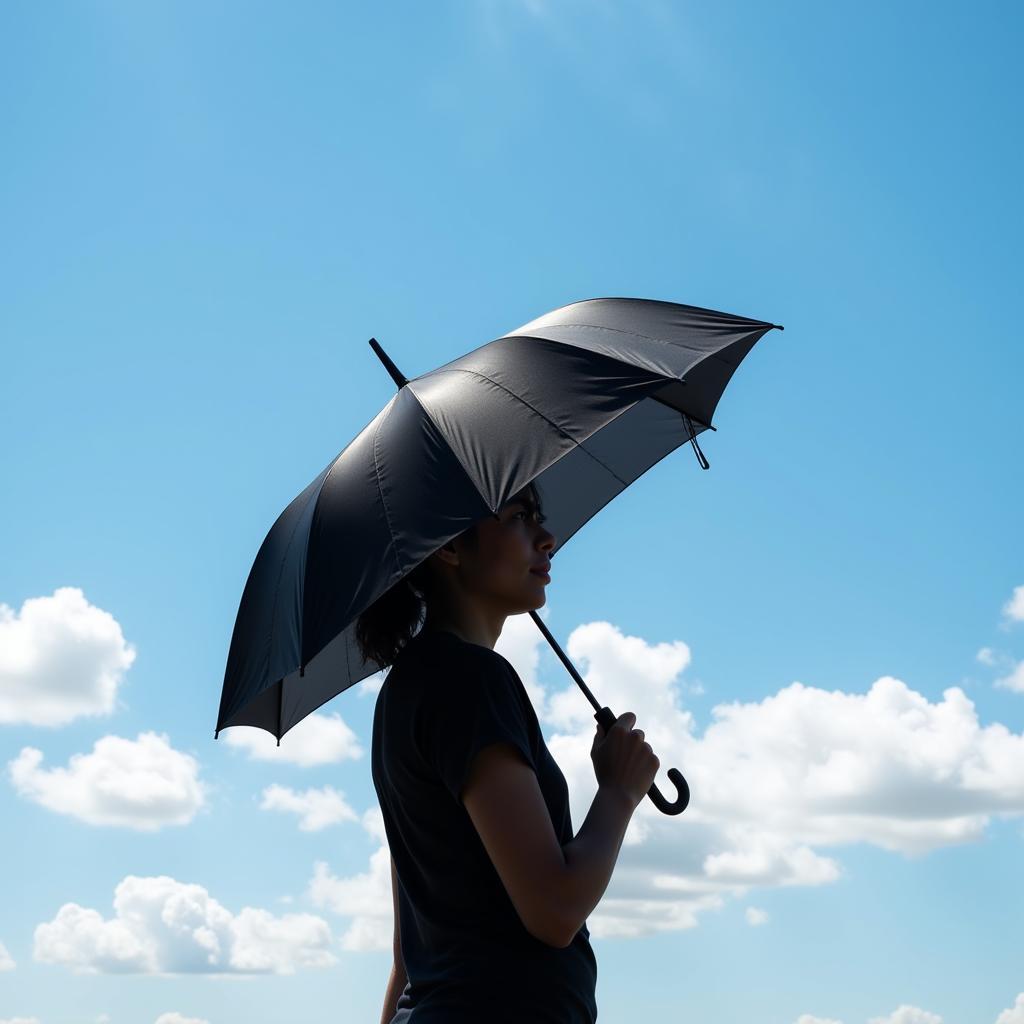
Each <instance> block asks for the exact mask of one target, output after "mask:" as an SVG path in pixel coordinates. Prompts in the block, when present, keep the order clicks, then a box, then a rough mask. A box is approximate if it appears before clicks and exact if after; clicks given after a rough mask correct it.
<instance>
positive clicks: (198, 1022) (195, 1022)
mask: <svg viewBox="0 0 1024 1024" xmlns="http://www.w3.org/2000/svg"><path fill="white" fill-rule="evenodd" d="M156 1024H210V1022H209V1021H208V1020H204V1019H203V1018H201V1017H185V1016H183V1015H182V1014H180V1013H161V1014H160V1016H159V1017H157V1019H156Z"/></svg>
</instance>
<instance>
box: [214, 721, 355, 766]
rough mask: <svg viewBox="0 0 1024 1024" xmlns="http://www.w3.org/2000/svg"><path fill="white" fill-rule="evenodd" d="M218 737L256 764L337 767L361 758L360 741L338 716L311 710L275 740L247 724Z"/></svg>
mask: <svg viewBox="0 0 1024 1024" xmlns="http://www.w3.org/2000/svg"><path fill="white" fill-rule="evenodd" d="M221 735H222V736H223V737H224V738H225V739H226V740H227V742H228V745H229V746H231V747H236V748H237V749H239V750H244V751H246V753H248V755H249V757H250V758H251V759H253V760H257V761H277V762H281V763H288V764H297V765H301V766H302V767H304V768H305V767H309V766H311V765H318V764H336V763H337V762H339V761H344V760H346V759H348V760H353V761H354V760H358V759H359V758H360V757H362V756H363V748H362V747H361V746H360V745H359V738H358V737H357V736H356V734H355V733H354V732H353V731H352V730H351V729H350V728H349V727H348V726H347V725H346V724H345V722H344V721H343V720H342V718H341V715H338V714H322V713H320V712H318V711H314V712H313V713H312V714H310V715H307V716H306V717H305V718H304V719H302V721H301V722H299V723H298V725H296V726H294V727H293V728H292V729H290V730H289V731H288V732H286V733H285V734H284V736H282V737H281V746H278V745H277V739H276V738H275V737H274V736H272V735H271V734H270V733H269V732H267V731H266V730H265V729H257V728H255V727H254V726H249V725H236V726H232V727H231V728H229V729H225V730H224V731H223V732H222V733H221Z"/></svg>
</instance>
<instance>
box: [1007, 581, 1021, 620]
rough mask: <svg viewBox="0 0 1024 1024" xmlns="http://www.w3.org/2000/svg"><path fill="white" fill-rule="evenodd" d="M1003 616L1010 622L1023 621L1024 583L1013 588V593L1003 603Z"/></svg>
mask: <svg viewBox="0 0 1024 1024" xmlns="http://www.w3.org/2000/svg"><path fill="white" fill-rule="evenodd" d="M1003 616H1004V617H1005V618H1006V619H1008V620H1009V621H1010V622H1024V585H1022V586H1019V587H1014V588H1013V594H1012V595H1011V597H1010V599H1009V600H1008V601H1007V602H1006V604H1004V605H1003Z"/></svg>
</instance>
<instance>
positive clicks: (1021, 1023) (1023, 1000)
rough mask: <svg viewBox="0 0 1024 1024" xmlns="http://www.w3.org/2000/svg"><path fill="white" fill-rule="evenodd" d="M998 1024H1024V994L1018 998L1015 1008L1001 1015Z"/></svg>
mask: <svg viewBox="0 0 1024 1024" xmlns="http://www.w3.org/2000/svg"><path fill="white" fill-rule="evenodd" d="M996 1024H1024V992H1021V993H1020V994H1019V995H1018V996H1017V1000H1016V1002H1015V1003H1014V1004H1013V1006H1011V1007H1010V1008H1009V1009H1006V1010H1003V1012H1002V1013H1001V1014H999V1016H998V1017H997V1018H996Z"/></svg>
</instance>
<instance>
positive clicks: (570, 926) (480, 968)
mask: <svg viewBox="0 0 1024 1024" xmlns="http://www.w3.org/2000/svg"><path fill="white" fill-rule="evenodd" d="M544 518H545V517H544V515H543V512H542V510H541V507H540V495H539V493H538V491H537V488H536V486H535V485H530V486H528V487H526V488H524V489H523V490H522V491H521V492H520V493H519V494H517V495H515V496H514V497H513V498H511V499H510V500H509V501H508V502H507V503H506V504H505V505H504V506H503V507H502V508H501V510H500V511H499V513H498V514H497V515H496V516H488V517H486V518H484V519H481V520H480V521H478V522H477V523H475V524H474V525H473V526H472V527H471V528H470V529H469V530H467V531H466V532H465V533H463V534H460V535H459V536H458V537H455V538H454V539H453V540H452V541H451V542H449V543H447V544H445V545H443V546H442V547H440V548H439V549H438V550H437V551H435V552H434V553H433V554H432V555H430V557H429V558H427V559H426V560H425V561H424V562H423V563H421V564H420V565H419V566H418V567H417V568H416V569H415V570H414V571H413V572H412V573H410V574H409V575H408V576H406V577H404V578H403V579H402V580H400V581H399V582H398V583H397V584H395V586H394V587H392V588H391V589H390V590H389V591H388V592H387V593H385V594H384V595H382V597H381V598H379V599H378V600H377V601H376V602H375V603H374V604H373V605H372V606H371V607H369V608H368V609H367V610H366V611H365V612H364V613H363V614H362V615H361V616H360V619H359V622H358V624H357V630H356V635H357V639H358V642H359V644H360V646H361V648H362V651H363V655H364V657H365V656H367V655H368V654H372V655H373V656H374V657H375V658H376V659H377V661H378V663H380V664H382V665H390V666H391V668H390V670H389V672H388V675H387V677H386V678H385V680H384V684H383V685H382V687H381V689H380V693H379V694H378V697H377V703H376V706H375V709H374V718H373V743H372V752H371V765H372V773H373V782H374V787H375V789H376V791H377V796H378V799H379V801H380V807H381V811H382V814H383V818H384V827H385V832H386V834H387V839H388V845H389V847H390V849H391V875H392V894H393V898H394V907H395V916H394V921H395V935H394V968H393V970H392V974H391V978H390V981H389V984H388V990H387V994H386V996H385V1003H384V1009H383V1013H382V1016H381V1021H382V1024H441V1022H444V1024H463V1022H465V1024H469V1022H472V1024H480V1022H481V1021H488V1022H503V1021H509V1022H512V1021H514V1022H516V1024H524V1022H530V1024H533V1022H551V1024H577V1022H579V1024H593V1022H594V1021H595V1020H596V1019H597V1006H596V1003H595V985H596V980H597V964H596V960H595V958H594V952H593V950H592V948H591V945H590V931H589V929H588V928H587V923H586V918H587V916H588V914H590V912H591V911H592V910H593V909H594V907H595V906H596V905H597V903H598V901H599V900H600V898H601V896H602V895H603V894H604V891H605V888H606V887H607V885H608V881H609V879H610V877H611V873H612V869H613V868H614V866H615V861H616V858H617V857H618V853H619V848H620V846H621V844H622V837H623V835H624V833H625V831H626V826H627V824H628V823H629V819H630V818H631V817H632V815H633V812H634V810H635V809H636V807H637V805H638V804H639V803H640V801H641V800H642V799H643V798H644V796H645V795H646V793H647V790H648V789H649V788H650V786H651V784H652V782H653V781H654V777H655V774H656V772H657V770H658V767H659V762H658V759H657V758H656V757H655V755H654V753H653V751H652V750H651V747H650V745H649V744H648V743H646V742H645V741H644V733H643V731H642V730H640V729H633V728H632V726H633V723H634V722H635V721H636V716H635V715H633V714H632V713H631V712H627V713H626V714H623V715H621V716H620V717H619V718H618V720H617V721H616V723H615V725H614V726H612V728H611V729H609V731H608V734H607V736H605V735H604V730H603V729H602V728H601V727H600V725H598V726H597V734H596V735H595V737H594V742H593V745H592V747H591V754H590V756H591V759H592V761H593V764H594V772H595V775H596V777H597V781H598V790H597V795H596V796H595V798H594V802H593V804H592V805H591V807H590V810H589V812H588V814H587V817H586V820H585V821H584V823H583V825H582V827H581V828H580V830H579V832H578V833H577V834H576V835H575V837H574V836H573V829H572V822H571V820H570V816H569V801H568V796H569V794H568V788H567V786H566V782H565V777H564V776H563V774H562V772H561V771H560V770H559V768H558V765H557V764H556V762H555V761H554V759H553V758H552V757H551V754H550V752H549V751H548V748H547V746H546V744H545V742H544V737H543V735H542V734H541V731H540V726H539V724H538V721H537V716H536V714H535V712H534V709H533V707H532V705H531V703H530V700H529V697H528V695H527V693H526V690H525V689H524V687H523V684H522V680H521V679H520V678H519V676H518V674H517V673H516V671H515V669H514V668H513V667H512V665H511V664H510V663H509V662H508V661H507V660H506V659H505V658H503V657H502V656H501V655H500V654H498V653H497V652H496V651H495V650H494V644H495V641H496V640H497V639H498V636H499V635H500V634H501V630H502V626H503V625H504V622H505V619H506V618H507V617H508V616H509V615H518V614H520V613H522V612H525V611H528V610H530V609H532V608H539V607H541V606H542V605H543V604H544V600H545V595H544V587H545V586H546V584H547V582H548V581H549V578H550V577H549V576H548V575H547V574H546V571H545V570H547V569H549V568H550V561H549V559H550V554H551V551H552V549H553V547H554V543H555V538H554V537H553V536H552V535H551V533H550V532H549V531H548V530H546V529H545V528H544V526H543V525H542V524H543V522H544ZM418 626H419V627H420V628H419V630H418V631H417V627H418Z"/></svg>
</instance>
